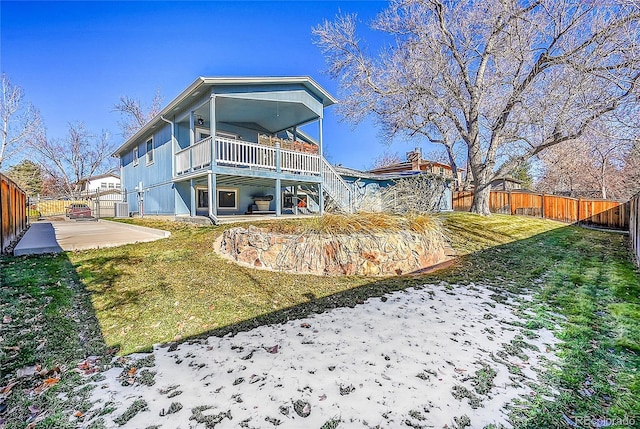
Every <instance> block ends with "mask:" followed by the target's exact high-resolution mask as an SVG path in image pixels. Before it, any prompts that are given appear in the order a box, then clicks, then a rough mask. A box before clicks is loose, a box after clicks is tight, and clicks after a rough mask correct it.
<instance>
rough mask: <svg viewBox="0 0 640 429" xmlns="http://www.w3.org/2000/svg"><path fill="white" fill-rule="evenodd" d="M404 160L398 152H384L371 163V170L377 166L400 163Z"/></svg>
mask: <svg viewBox="0 0 640 429" xmlns="http://www.w3.org/2000/svg"><path fill="white" fill-rule="evenodd" d="M401 162H402V158H401V157H400V154H398V152H395V153H391V152H387V151H385V152H382V153H381V154H380V155H379V156H378V157H376V158H375V159H374V160H373V163H372V164H371V168H370V170H375V169H376V168H382V167H388V166H390V165H393V164H399V163H401Z"/></svg>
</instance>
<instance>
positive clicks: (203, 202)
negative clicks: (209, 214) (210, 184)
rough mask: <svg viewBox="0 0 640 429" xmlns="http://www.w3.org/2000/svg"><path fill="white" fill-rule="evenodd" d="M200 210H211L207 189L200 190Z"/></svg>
mask: <svg viewBox="0 0 640 429" xmlns="http://www.w3.org/2000/svg"><path fill="white" fill-rule="evenodd" d="M198 208H199V209H208V208H209V190H208V189H206V188H202V189H198Z"/></svg>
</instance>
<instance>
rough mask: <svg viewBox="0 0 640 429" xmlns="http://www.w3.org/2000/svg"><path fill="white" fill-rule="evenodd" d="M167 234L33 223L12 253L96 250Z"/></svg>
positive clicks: (119, 226) (117, 226) (103, 224)
mask: <svg viewBox="0 0 640 429" xmlns="http://www.w3.org/2000/svg"><path fill="white" fill-rule="evenodd" d="M169 235H171V233H170V232H168V231H162V230H159V229H153V228H146V227H143V226H137V225H128V224H124V223H119V222H111V221H107V220H99V221H97V222H91V221H69V220H66V221H53V222H49V221H41V222H35V223H33V224H32V225H31V227H30V228H29V229H28V230H27V232H26V233H25V234H24V236H23V237H22V239H21V240H20V242H19V243H18V244H17V245H16V247H15V248H14V249H13V254H14V255H15V256H22V255H39V254H44V253H59V252H62V251H73V250H87V249H99V248H103V247H114V246H122V245H124V244H133V243H143V242H148V241H155V240H159V239H161V238H166V237H169Z"/></svg>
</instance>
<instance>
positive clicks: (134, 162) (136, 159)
mask: <svg viewBox="0 0 640 429" xmlns="http://www.w3.org/2000/svg"><path fill="white" fill-rule="evenodd" d="M133 165H138V146H136V147H134V148H133Z"/></svg>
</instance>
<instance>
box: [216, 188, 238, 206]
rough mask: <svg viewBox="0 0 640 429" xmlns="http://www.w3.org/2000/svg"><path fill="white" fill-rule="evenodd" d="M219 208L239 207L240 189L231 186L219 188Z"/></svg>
mask: <svg viewBox="0 0 640 429" xmlns="http://www.w3.org/2000/svg"><path fill="white" fill-rule="evenodd" d="M218 208H219V209H222V210H235V209H237V208H238V190H237V189H230V188H218Z"/></svg>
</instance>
